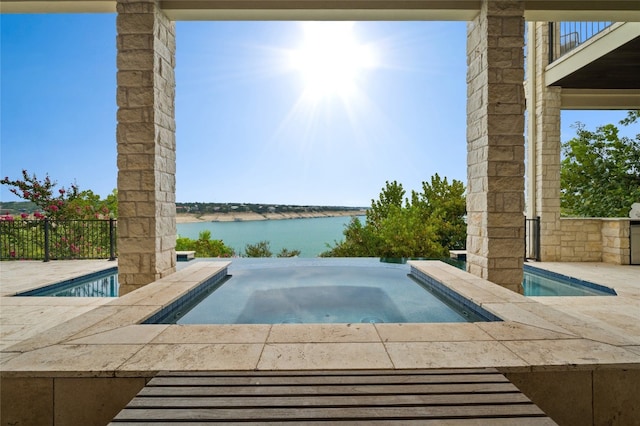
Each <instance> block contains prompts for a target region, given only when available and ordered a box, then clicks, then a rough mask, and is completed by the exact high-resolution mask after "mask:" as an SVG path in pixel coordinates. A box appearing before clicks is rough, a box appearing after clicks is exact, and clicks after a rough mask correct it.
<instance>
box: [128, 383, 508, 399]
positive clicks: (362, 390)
mask: <svg viewBox="0 0 640 426" xmlns="http://www.w3.org/2000/svg"><path fill="white" fill-rule="evenodd" d="M171 389H172V391H171V394H173V395H175V396H215V395H260V394H264V393H265V392H268V393H269V394H271V395H290V394H299V395H356V394H399V395H402V394H416V393H461V392H463V393H474V392H484V393H487V392H514V391H517V390H518V388H516V387H515V386H514V385H513V384H512V383H471V384H446V383H442V384H433V385H421V384H412V385H411V384H410V385H396V386H387V385H384V384H382V385H360V386H358V385H348V384H345V385H341V386H338V385H326V386H304V387H296V388H294V387H292V386H268V387H263V386H230V387H216V386H213V387H207V386H193V387H189V386H178V387H175V388H171ZM139 395H141V396H166V395H168V393H167V392H166V388H164V387H145V388H143V389H142V390H141V391H140V394H139Z"/></svg>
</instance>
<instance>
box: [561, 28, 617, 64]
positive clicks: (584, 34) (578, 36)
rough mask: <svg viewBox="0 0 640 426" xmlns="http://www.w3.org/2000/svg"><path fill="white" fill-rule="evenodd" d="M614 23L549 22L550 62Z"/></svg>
mask: <svg viewBox="0 0 640 426" xmlns="http://www.w3.org/2000/svg"><path fill="white" fill-rule="evenodd" d="M611 25H613V22H611V21H601V22H560V23H559V25H556V23H554V22H549V63H551V62H553V61H555V60H557V59H558V58H560V57H561V56H563V55H565V54H566V53H568V52H570V51H571V50H573V49H575V48H576V47H578V46H580V45H581V44H583V43H584V42H586V41H587V40H589V39H590V38H592V37H593V36H595V35H596V34H598V33H600V32H602V31H604V30H605V29H607V28H608V27H610V26H611Z"/></svg>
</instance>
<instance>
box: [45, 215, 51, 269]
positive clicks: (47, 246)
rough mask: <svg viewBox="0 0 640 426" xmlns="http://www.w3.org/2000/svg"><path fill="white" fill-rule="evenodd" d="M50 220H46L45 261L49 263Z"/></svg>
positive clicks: (46, 218)
mask: <svg viewBox="0 0 640 426" xmlns="http://www.w3.org/2000/svg"><path fill="white" fill-rule="evenodd" d="M49 256H50V253H49V218H48V217H45V218H44V261H45V262H48V261H49Z"/></svg>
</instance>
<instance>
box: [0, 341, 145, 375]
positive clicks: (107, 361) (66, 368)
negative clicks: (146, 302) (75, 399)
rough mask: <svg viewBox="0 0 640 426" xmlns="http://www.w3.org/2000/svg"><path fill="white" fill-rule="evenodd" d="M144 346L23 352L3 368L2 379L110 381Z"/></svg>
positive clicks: (55, 347)
mask: <svg viewBox="0 0 640 426" xmlns="http://www.w3.org/2000/svg"><path fill="white" fill-rule="evenodd" d="M143 347H144V346H143V345H141V344H138V345H131V344H127V345H118V344H110V345H95V344H92V345H53V346H47V347H44V348H40V349H36V350H33V351H29V352H26V353H24V354H21V355H20V356H16V357H14V358H12V359H10V360H9V361H7V362H6V363H4V364H3V365H2V370H3V375H6V376H12V375H14V376H15V375H16V374H19V372H27V376H29V374H30V373H31V372H33V374H35V375H37V373H38V372H40V373H42V372H46V375H52V376H54V377H55V376H64V377H80V376H91V377H112V376H113V375H114V373H115V371H116V370H117V369H118V368H119V367H120V366H121V365H122V364H123V363H124V362H125V361H126V360H128V359H129V358H131V357H132V356H133V355H134V354H135V353H136V352H138V351H140V350H141V349H142V348H143Z"/></svg>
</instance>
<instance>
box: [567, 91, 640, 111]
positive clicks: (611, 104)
mask: <svg viewBox="0 0 640 426" xmlns="http://www.w3.org/2000/svg"><path fill="white" fill-rule="evenodd" d="M561 108H562V109H587V110H598V109H622V110H630V109H640V89H624V90H611V89H607V90H604V89H600V90H598V89H562V94H561Z"/></svg>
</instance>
